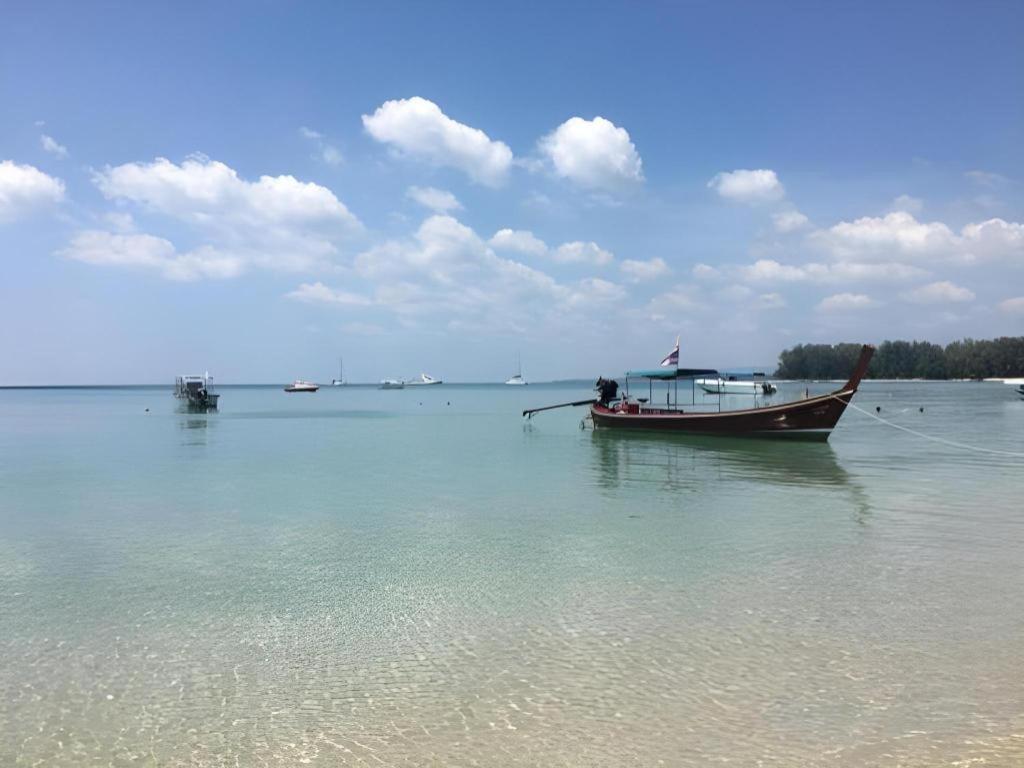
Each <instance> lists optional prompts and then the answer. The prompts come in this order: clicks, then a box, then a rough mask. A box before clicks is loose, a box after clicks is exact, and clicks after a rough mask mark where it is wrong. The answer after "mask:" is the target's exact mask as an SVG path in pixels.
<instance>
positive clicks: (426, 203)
mask: <svg viewBox="0 0 1024 768" xmlns="http://www.w3.org/2000/svg"><path fill="white" fill-rule="evenodd" d="M405 195H406V197H408V198H409V199H411V200H415V201H416V202H417V203H419V204H420V205H422V206H423V207H424V208H429V209H430V210H432V211H434V212H435V213H448V212H449V211H458V210H461V209H462V203H460V202H459V201H458V199H456V197H455V195H453V194H452V193H451V192H448V191H447V190H444V189H437V188H435V187H409V188H408V189H407V190H405Z"/></svg>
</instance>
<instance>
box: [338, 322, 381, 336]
mask: <svg viewBox="0 0 1024 768" xmlns="http://www.w3.org/2000/svg"><path fill="white" fill-rule="evenodd" d="M341 330H343V331H344V332H345V333H349V334H351V335H353V336H380V335H381V334H382V333H384V329H383V328H382V327H381V326H379V325H377V324H376V323H363V322H359V321H356V322H354V323H345V324H344V325H343V326H341Z"/></svg>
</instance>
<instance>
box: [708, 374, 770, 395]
mask: <svg viewBox="0 0 1024 768" xmlns="http://www.w3.org/2000/svg"><path fill="white" fill-rule="evenodd" d="M696 384H697V386H698V387H700V388H701V389H703V390H704V391H705V392H711V393H712V394H715V395H773V394H775V393H776V392H778V391H779V388H778V387H776V386H775V385H774V384H772V383H771V382H770V381H739V380H737V379H736V378H734V377H732V376H730V377H729V378H728V379H722V378H718V379H697V380H696Z"/></svg>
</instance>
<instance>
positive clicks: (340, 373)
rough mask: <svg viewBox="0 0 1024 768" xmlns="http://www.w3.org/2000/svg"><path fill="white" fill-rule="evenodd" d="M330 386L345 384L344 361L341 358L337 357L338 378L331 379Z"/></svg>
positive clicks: (342, 385)
mask: <svg viewBox="0 0 1024 768" xmlns="http://www.w3.org/2000/svg"><path fill="white" fill-rule="evenodd" d="M331 386H332V387H344V386H345V361H344V360H342V358H340V357H339V358H338V378H336V379H331Z"/></svg>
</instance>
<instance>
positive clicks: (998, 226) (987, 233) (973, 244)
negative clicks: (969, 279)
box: [961, 219, 1024, 261]
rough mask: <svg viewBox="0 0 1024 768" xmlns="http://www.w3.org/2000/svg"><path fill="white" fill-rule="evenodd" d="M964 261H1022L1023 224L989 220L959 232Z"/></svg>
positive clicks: (1023, 257) (1023, 254)
mask: <svg viewBox="0 0 1024 768" xmlns="http://www.w3.org/2000/svg"><path fill="white" fill-rule="evenodd" d="M961 235H962V237H963V244H964V250H965V259H966V260H967V261H974V260H976V259H999V258H1016V259H1024V224H1018V223H1016V222H1012V221H1003V219H989V220H988V221H982V222H980V223H978V224H968V225H967V226H966V227H964V228H963V229H962V230H961Z"/></svg>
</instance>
